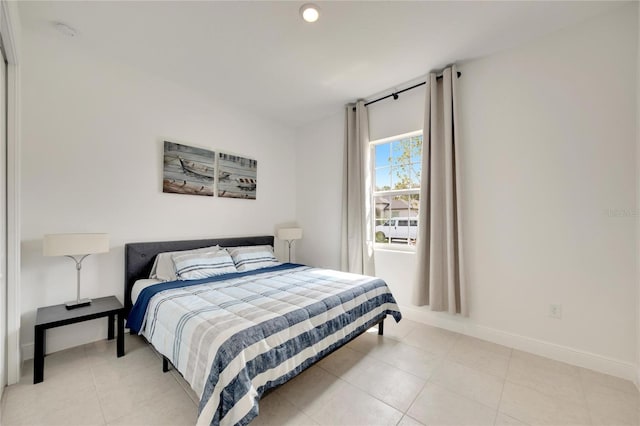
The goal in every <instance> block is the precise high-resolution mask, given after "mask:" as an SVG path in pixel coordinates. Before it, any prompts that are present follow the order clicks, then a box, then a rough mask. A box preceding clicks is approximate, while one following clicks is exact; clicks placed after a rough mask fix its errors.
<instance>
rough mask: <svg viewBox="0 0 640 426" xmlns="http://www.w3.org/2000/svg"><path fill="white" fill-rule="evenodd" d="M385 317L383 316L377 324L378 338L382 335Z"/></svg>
mask: <svg viewBox="0 0 640 426" xmlns="http://www.w3.org/2000/svg"><path fill="white" fill-rule="evenodd" d="M386 317H387V316H386V315H385V316H384V317H383V318H382V320H381V321H380V322H379V323H378V336H382V335H384V319H385V318H386Z"/></svg>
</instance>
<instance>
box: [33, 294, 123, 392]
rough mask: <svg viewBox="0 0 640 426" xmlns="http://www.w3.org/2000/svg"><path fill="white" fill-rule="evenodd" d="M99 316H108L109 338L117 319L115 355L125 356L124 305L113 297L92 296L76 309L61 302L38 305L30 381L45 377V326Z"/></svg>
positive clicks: (37, 381)
mask: <svg viewBox="0 0 640 426" xmlns="http://www.w3.org/2000/svg"><path fill="white" fill-rule="evenodd" d="M102 317H109V327H108V331H107V339H109V340H112V339H113V337H114V333H113V331H114V330H113V323H114V321H115V320H116V319H117V322H118V341H117V345H116V346H117V355H118V358H119V357H121V356H124V307H123V306H122V303H120V302H119V301H118V299H117V298H116V297H115V296H108V297H100V298H98V299H93V300H92V301H91V305H89V306H83V307H82V308H76V309H67V308H66V306H65V305H64V304H63V305H55V306H47V307H44V308H38V313H37V314H36V325H35V350H34V360H33V383H34V384H36V383H40V382H41V381H42V380H43V379H44V354H45V341H46V331H47V330H48V329H50V328H54V327H61V326H63V325H69V324H75V323H77V322H82V321H88V320H92V319H96V318H102Z"/></svg>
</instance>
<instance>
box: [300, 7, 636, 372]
mask: <svg viewBox="0 0 640 426" xmlns="http://www.w3.org/2000/svg"><path fill="white" fill-rule="evenodd" d="M636 7H637V5H635V4H634V5H629V6H624V7H621V8H619V9H617V10H614V11H613V12H611V13H609V14H607V15H603V16H601V17H597V18H595V19H592V20H590V21H587V22H584V23H581V24H579V25H577V26H575V27H572V28H569V29H566V30H563V31H561V32H558V33H556V34H552V35H550V36H546V37H545V38H542V39H539V40H536V41H533V42H531V43H529V44H527V45H524V46H521V47H519V48H516V49H511V50H508V51H504V52H501V53H499V54H495V55H492V56H489V57H485V58H481V59H478V60H473V61H469V62H462V63H461V66H460V70H461V71H462V73H463V76H462V78H461V79H460V81H459V82H460V100H461V116H462V117H463V124H462V129H461V133H462V141H463V146H462V156H463V158H462V161H463V166H464V168H463V172H462V173H463V189H464V193H463V205H464V231H465V236H466V238H465V253H466V257H467V265H466V266H467V271H468V277H469V288H470V290H469V298H470V317H469V318H468V319H461V318H457V317H455V318H454V317H451V316H448V315H446V314H434V313H430V312H427V311H426V310H425V309H424V308H415V307H413V308H412V307H410V306H408V305H409V300H410V299H409V296H410V294H411V285H412V282H413V280H414V276H413V271H414V270H415V256H414V255H412V254H406V253H393V252H386V251H385V252H383V251H377V252H376V273H377V275H379V276H380V277H382V278H384V279H386V280H387V281H388V283H389V285H390V287H391V289H392V291H393V292H394V294H395V295H396V297H397V299H398V300H399V302H400V303H401V304H402V305H403V306H404V311H405V312H404V313H405V314H406V316H408V317H410V318H414V319H420V320H424V321H428V322H431V323H434V324H438V325H442V326H447V327H449V328H452V329H457V330H459V331H462V332H465V333H468V334H475V335H478V336H480V337H484V338H487V339H490V340H493V341H498V342H501V343H506V344H510V345H512V346H515V347H519V348H522V349H526V350H530V351H533V352H537V353H540V354H543V355H546V356H551V357H554V358H557V359H562V360H565V361H569V362H573V363H576V364H579V365H584V366H587V367H591V368H595V369H599V370H601V371H607V372H610V373H612V374H617V375H620V376H625V377H632V376H633V374H634V373H633V370H634V368H633V366H634V365H635V364H636V362H637V360H638V358H637V355H636V340H637V335H638V334H637V327H638V322H637V319H636V312H637V310H638V306H637V305H638V302H637V300H638V299H637V297H636V292H637V288H636V287H637V273H636V263H637V256H636V254H637V252H636V247H635V244H636V242H635V239H636V228H637V225H636V220H635V218H634V214H633V212H634V210H633V209H634V208H635V207H636V202H637V183H636V168H637V164H636V160H635V159H636V155H635V149H636V148H635V138H636V128H635V120H636V84H637V82H636V69H637V62H636V55H637V38H638V37H637V11H636V9H635V8H636ZM461 59H464V58H461ZM412 99H413V98H410V97H405V100H403V97H402V96H401V98H400V100H398V101H391V100H389V101H385V102H382V103H380V104H381V105H384V107H382V106H380V107H378V106H376V108H375V109H374V108H372V110H371V113H370V114H371V115H370V123H371V124H370V125H371V133H372V137H373V138H377V137H382V136H388V134H389V133H388V132H392V131H393V132H395V133H401V132H407V131H411V130H415V122H416V119H415V118H412V117H416V116H418V117H419V114H421V113H422V111H423V108H424V106H423V103H422V102H419V100H418V98H415V99H413V100H412ZM379 108H385V109H389V111H391V109H396V111H395V112H387V113H383V114H381V111H380V110H379ZM416 109H418V111H416ZM384 116H388V117H392V116H396V117H402V119H403V120H405V122H406V123H407V124H406V125H405V126H406V128H399V129H393V128H392V126H391V125H389V124H388V123H386V124H385V123H383V124H380V123H379V122H377V121H378V120H383V118H382V117H384ZM418 120H419V118H418ZM341 126H343V118H342V116H341V115H336V116H335V117H333V121H332V120H324V121H321V122H319V123H316V124H312V125H309V126H306V127H305V128H303V129H301V130H300V131H299V136H298V139H300V141H301V142H302V143H304V147H300V148H299V151H304V152H305V153H307V154H306V158H305V159H300V160H299V163H298V165H299V171H300V173H303V171H306V170H318V169H319V167H315V168H312V163H313V162H314V159H315V158H321V157H324V156H326V155H327V154H326V153H327V152H332V153H333V152H338V151H339V150H340V149H341V148H340V147H342V144H343V138H342V135H338V134H337V133H336V134H335V136H336V137H335V139H333V140H329V139H328V136H329V135H330V134H331V133H332V132H331V129H334V128H340V127H341ZM334 133H335V132H334ZM391 134H392V133H391ZM318 135H322V137H318ZM338 136H339V137H338ZM320 140H321V141H322V144H320V143H318V142H319V141H320ZM308 182H309V179H307V183H306V184H305V186H304V187H303V186H301V185H298V205H299V206H302V205H305V207H304V208H300V207H299V208H298V219H299V221H300V222H301V223H304V227H305V232H306V231H307V229H309V228H321V229H323V230H327V229H339V225H340V221H339V219H340V215H339V213H336V212H335V211H336V210H338V211H339V208H340V207H339V205H335V206H334V211H333V212H331V213H330V212H327V211H325V210H324V209H325V207H324V206H326V205H330V204H329V201H330V197H329V196H328V195H326V194H327V193H328V191H327V189H326V188H327V187H331V188H332V189H333V191H334V192H337V191H339V189H340V185H341V183H340V182H341V175H340V174H336V175H330V174H321V175H320V174H319V175H318V176H317V178H316V186H315V188H314V187H313V186H309V183H308ZM311 182H312V181H311ZM320 187H321V188H322V193H320V194H318V193H317V191H316V189H317V188H320ZM314 203H315V205H317V206H323V207H321V208H322V209H323V214H322V217H319V215H315V210H314V209H312V208H310V206H311V205H313V204H314ZM328 219H330V221H329V220H328ZM334 234H335V235H338V234H336V233H334V232H331V233H327V232H323V233H317V234H316V235H315V236H314V239H313V240H312V239H311V238H312V237H311V236H310V235H309V233H307V235H306V236H305V243H304V246H301V247H300V248H301V250H302V252H301V253H300V256H301V257H303V258H305V259H313V258H314V257H315V256H316V255H317V252H316V248H318V247H322V248H323V249H324V248H326V247H331V250H333V251H336V252H337V251H339V247H340V245H339V238H336V236H335V235H334ZM307 237H308V238H307ZM333 266H336V264H333ZM550 303H559V304H562V305H563V318H562V319H561V320H556V319H551V318H549V317H548V315H547V314H548V309H549V304H550Z"/></svg>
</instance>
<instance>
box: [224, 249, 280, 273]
mask: <svg viewBox="0 0 640 426" xmlns="http://www.w3.org/2000/svg"><path fill="white" fill-rule="evenodd" d="M228 250H229V254H231V257H232V258H233V262H234V263H235V264H236V268H237V269H238V271H240V272H244V271H252V270H254V269H260V268H266V267H268V266H275V265H280V262H278V259H276V257H275V256H274V255H273V247H271V246H242V247H231V248H229V249H228Z"/></svg>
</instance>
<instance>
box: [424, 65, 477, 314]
mask: <svg viewBox="0 0 640 426" xmlns="http://www.w3.org/2000/svg"><path fill="white" fill-rule="evenodd" d="M457 74H458V71H457V69H456V66H455V65H453V66H452V67H449V68H446V69H445V70H444V72H443V74H442V79H440V80H438V79H437V78H436V74H435V73H430V74H429V78H428V79H427V84H428V87H427V95H426V101H425V116H424V135H423V138H424V139H423V145H422V176H421V191H420V220H419V223H418V238H417V260H418V271H417V284H416V286H415V291H414V295H413V302H414V303H415V304H417V305H429V308H430V309H431V310H432V311H448V312H449V313H452V314H455V313H459V314H462V315H464V316H467V315H468V311H467V297H466V278H465V274H464V267H463V266H464V263H463V251H462V204H461V200H460V199H461V196H460V194H461V187H460V184H461V179H460V133H459V114H458V103H457V100H456V98H457V94H458V90H457Z"/></svg>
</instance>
